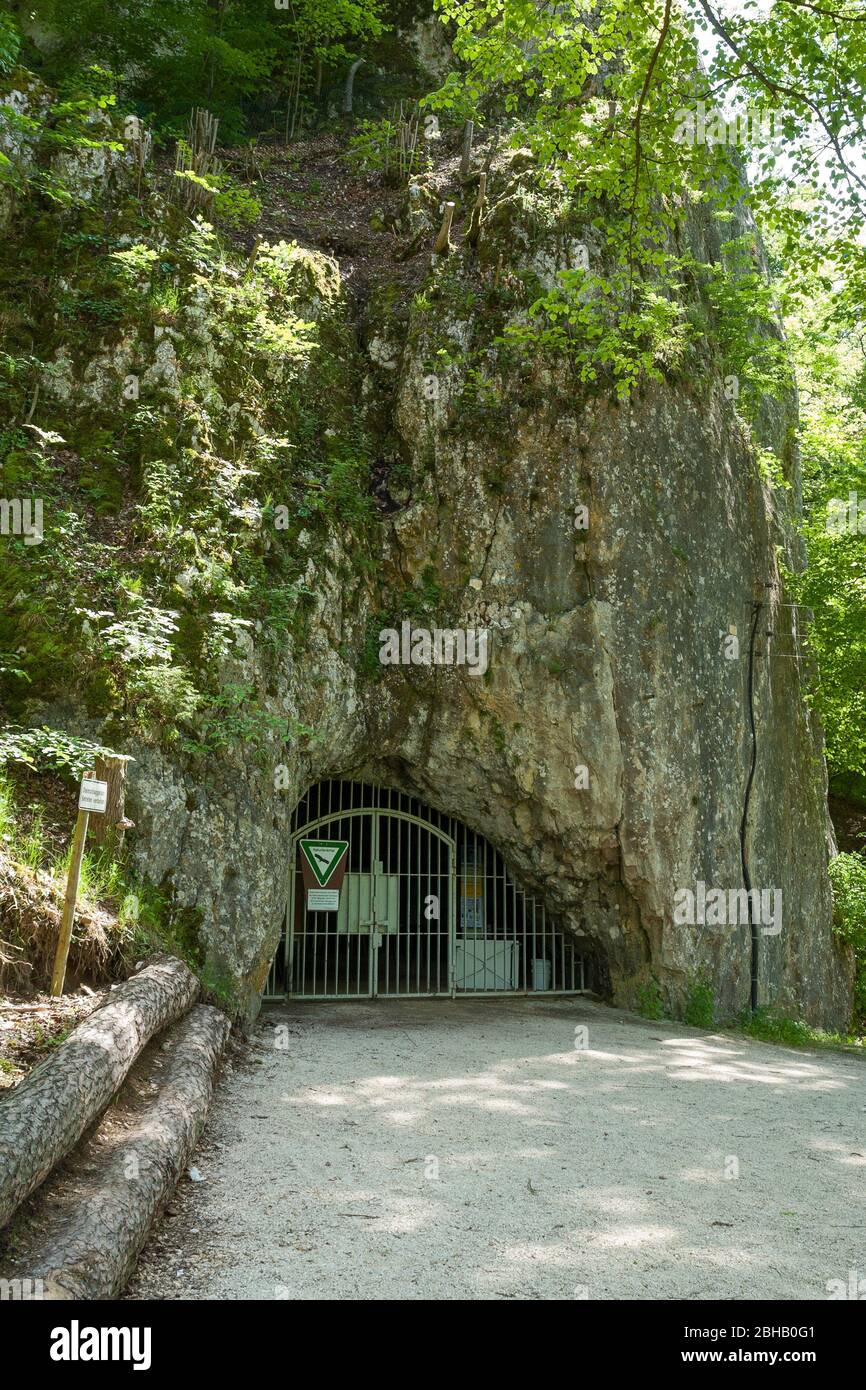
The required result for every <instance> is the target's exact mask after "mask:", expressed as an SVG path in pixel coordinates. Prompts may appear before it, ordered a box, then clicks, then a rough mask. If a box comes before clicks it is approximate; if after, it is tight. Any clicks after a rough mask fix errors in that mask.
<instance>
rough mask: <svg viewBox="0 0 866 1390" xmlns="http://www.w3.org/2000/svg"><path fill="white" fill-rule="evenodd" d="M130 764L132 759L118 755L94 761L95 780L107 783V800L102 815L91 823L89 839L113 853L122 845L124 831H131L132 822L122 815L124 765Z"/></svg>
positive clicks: (112, 754)
mask: <svg viewBox="0 0 866 1390" xmlns="http://www.w3.org/2000/svg"><path fill="white" fill-rule="evenodd" d="M131 762H134V759H133V758H128V757H126V756H124V755H123V754H119V753H111V754H109V755H108V756H106V757H101V758H97V760H96V776H97V778H98V779H99V781H100V782H107V783H108V800H107V802H106V806H105V812H104V814H103V815H100V816H97V817H96V820H95V821H94V822H93V829H92V831H91V838H92V840H93V843H94V844H96V845H104V846H105V847H106V849H108V850H110V851H111V852H113V853H114V852H116V851H118V850H119V849H120V847H121V845H122V844H123V834H124V831H125V830H131V829H132V821H128V820H127V819H126V817H125V815H124V813H123V800H124V793H125V787H124V782H125V780H126V765H127V763H131Z"/></svg>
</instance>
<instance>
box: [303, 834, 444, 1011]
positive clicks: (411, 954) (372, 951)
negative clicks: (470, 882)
mask: <svg viewBox="0 0 866 1390" xmlns="http://www.w3.org/2000/svg"><path fill="white" fill-rule="evenodd" d="M301 839H304V840H332V841H333V840H347V841H348V844H349V849H348V852H347V863H346V875H345V878H344V879H343V885H342V888H341V890H340V901H339V907H338V908H337V910H336V911H334V912H322V911H308V910H307V901H306V893H305V891H304V881H303V873H302V869H301V859H300V854H301V849H300V841H301ZM453 854H454V843H453V841H452V840H450V839H449V838H448V837H447V836H446V835H445V834H443V832H442V831H440V830H439V829H438V828H436V827H434V826H431V825H429V824H427V823H425V822H423V821H421V820H417V819H415V818H414V817H411V816H407V815H405V814H401V815H388V814H385V813H383V812H380V811H366V810H363V811H362V810H358V811H350V812H349V813H348V814H346V815H342V816H337V817H333V818H328V819H323V820H319V821H315V822H313V823H312V824H309V823H308V824H307V825H306V826H305V827H304V829H303V830H302V831H299V832H297V833H296V834H295V836H294V837H293V852H292V861H293V867H292V881H291V887H290V893H289V917H290V921H291V922H292V932H291V939H290V949H289V964H290V980H289V992H290V994H292V995H293V996H294V997H295V998H298V999H372V998H375V997H376V996H377V995H400V996H403V997H410V998H411V997H413V996H414V997H419V996H423V995H430V994H450V993H451V929H450V928H451V922H452V921H453V913H452V910H451V908H452V905H451V891H452V878H451V865H452V862H453Z"/></svg>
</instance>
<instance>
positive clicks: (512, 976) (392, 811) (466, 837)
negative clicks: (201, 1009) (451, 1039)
mask: <svg viewBox="0 0 866 1390" xmlns="http://www.w3.org/2000/svg"><path fill="white" fill-rule="evenodd" d="M302 840H304V841H311V840H312V841H316V840H321V841H328V842H331V843H332V844H333V843H336V842H340V841H342V842H346V843H347V844H348V850H347V852H346V857H345V877H344V878H343V882H342V886H341V888H340V891H339V897H338V899H337V900H336V902H335V903H334V906H332V907H331V908H330V909H329V910H327V911H322V910H319V908H318V907H317V908H316V910H310V908H309V906H308V902H309V898H308V892H307V890H306V889H305V886H304V877H303V864H302V849H301V841H302ZM313 901H315V902H321V898H320V897H318V898H315V897H314V898H313ZM588 985H589V980H588V968H587V962H586V959H585V957H584V955H583V953H582V952H581V950H580V947H579V945H578V943H577V942H576V941H575V939H574V938H573V937H572V936H570V935H569V934H568V933H567V932H566V931H565V930H564V929H563V927H562V925H561V923H559V922H558V920H557V919H556V918H555V917H554V916H552V915H551V914H550V913H549V912H547V911H546V909H545V908H544V905H543V904H542V903H541V902H539V901H538V899H537V898H535V897H534V896H532V894H530V893H528V892H527V891H525V890H524V889H523V888H521V887H520V885H519V884H518V883H517V882H516V881H515V879H514V878H513V877H512V875H511V874H510V873H509V872H508V870H507V868H506V866H505V863H504V861H503V859H502V856H501V854H499V852H498V850H496V849H494V848H493V846H492V845H491V844H490V843H489V842H488V841H487V840H485V839H484V838H483V836H481V835H477V834H476V833H475V832H474V831H472V830H470V829H468V827H467V826H465V825H463V824H462V823H461V822H460V821H458V820H455V819H454V817H453V816H448V815H444V814H443V813H442V812H440V811H437V810H435V809H434V808H433V807H431V806H427V805H425V803H424V802H422V801H420V800H418V799H417V798H416V797H413V796H409V795H407V794H406V793H405V792H400V791H396V790H395V789H393V788H391V787H382V786H377V785H373V784H369V783H365V782H350V781H326V782H319V783H316V785H315V786H313V787H311V788H310V790H309V791H308V792H307V794H306V795H305V796H304V797H303V798H302V799H301V801H300V802H299V803H298V805H297V807H296V809H295V812H294V815H293V816H292V823H291V860H290V869H289V894H288V909H287V912H286V921H285V928H284V932H283V937H282V940H281V942H280V945H279V947H278V950H277V954H276V956H275V958H274V961H273V964H272V966H271V970H270V974H269V976H268V983H267V987H266V990H265V997H266V998H271V999H284V998H292V999H373V998H378V997H386V998H397V997H399V998H406V999H413V998H415V999H417V998H421V997H425V996H447V997H457V996H464V995H495V994H534V993H538V992H544V993H547V994H579V993H581V992H582V991H584V990H585V989H587V988H588Z"/></svg>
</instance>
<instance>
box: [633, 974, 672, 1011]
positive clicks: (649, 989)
mask: <svg viewBox="0 0 866 1390" xmlns="http://www.w3.org/2000/svg"><path fill="white" fill-rule="evenodd" d="M636 1008H637V1012H638V1013H639V1014H641V1015H642V1017H643V1018H664V1017H665V1008H664V1003H663V1001H662V992H661V989H660V987H659V982H658V980H656V979H655V978H653V979H650V980H647V981H646V983H645V984H642V985H641V986H640V988H639V989H638V992H637V1004H636Z"/></svg>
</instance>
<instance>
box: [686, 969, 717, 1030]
mask: <svg viewBox="0 0 866 1390" xmlns="http://www.w3.org/2000/svg"><path fill="white" fill-rule="evenodd" d="M714 1017H715V1000H714V998H713V986H712V984H711V983H710V981H709V980H708V979H707V978H706V976H700V977H699V978H698V979H696V980H693V981H692V982H691V984H690V985H689V990H688V994H687V995H686V1000H685V1004H684V1005H683V1023H690V1024H691V1026H692V1027H693V1028H712V1026H713V1020H714Z"/></svg>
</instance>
